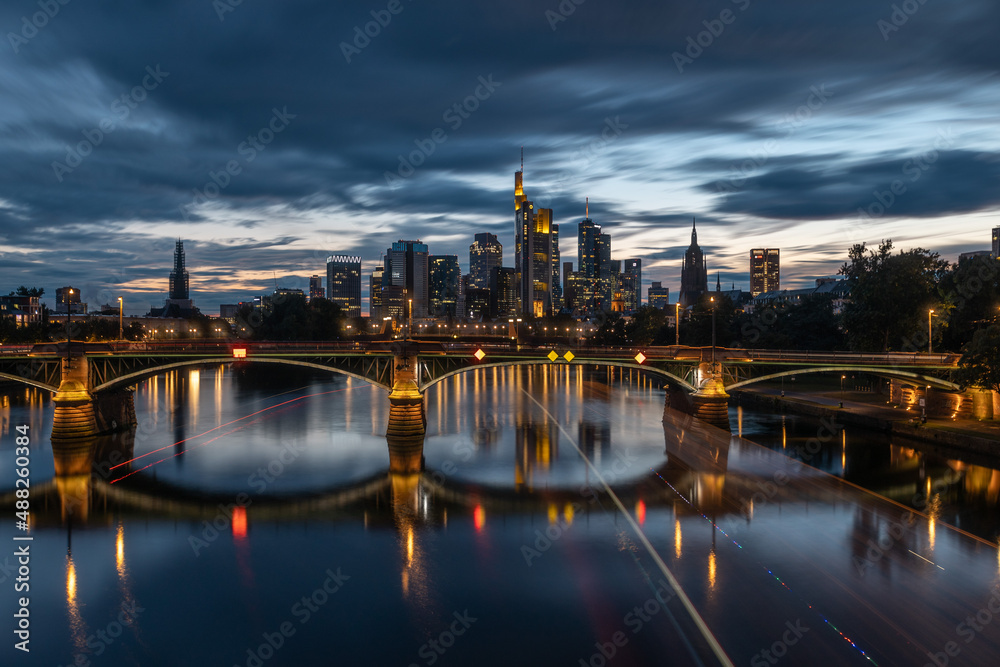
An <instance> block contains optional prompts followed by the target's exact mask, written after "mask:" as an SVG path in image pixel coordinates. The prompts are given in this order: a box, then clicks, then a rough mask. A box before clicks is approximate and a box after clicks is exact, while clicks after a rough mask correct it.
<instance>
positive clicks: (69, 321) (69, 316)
mask: <svg viewBox="0 0 1000 667" xmlns="http://www.w3.org/2000/svg"><path fill="white" fill-rule="evenodd" d="M72 325H73V290H72V289H71V290H70V291H69V294H67V295H66V360H67V361H69V348H70V344H71V343H72V342H73V334H72V333H71V328H72Z"/></svg>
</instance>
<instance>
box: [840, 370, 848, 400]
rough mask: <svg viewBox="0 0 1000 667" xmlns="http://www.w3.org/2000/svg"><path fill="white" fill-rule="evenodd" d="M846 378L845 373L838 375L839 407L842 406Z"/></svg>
mask: <svg viewBox="0 0 1000 667" xmlns="http://www.w3.org/2000/svg"><path fill="white" fill-rule="evenodd" d="M846 378H847V376H846V375H841V376H840V407H844V380H845V379H846Z"/></svg>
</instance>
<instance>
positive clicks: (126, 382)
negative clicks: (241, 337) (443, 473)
mask: <svg viewBox="0 0 1000 667" xmlns="http://www.w3.org/2000/svg"><path fill="white" fill-rule="evenodd" d="M235 361H239V363H253V364H283V365H286V366H300V367H304V368H313V369H316V370H320V371H325V372H327V373H337V374H339V375H346V376H348V377H352V378H356V379H358V380H364V381H365V382H367V383H369V384H372V385H375V386H376V387H381V388H382V389H385V390H386V391H389V390H391V389H392V387H390V386H388V385H385V384H382V383H381V382H377V381H375V380H372V379H371V378H367V377H365V376H364V375H361V374H360V373H354V372H351V371H348V370H345V369H342V368H337V367H336V366H327V365H324V364H317V363H312V362H308V361H300V360H298V359H281V358H266V357H248V358H246V359H239V360H236V359H233V358H232V357H217V358H208V359H186V360H184V361H177V362H174V363H170V364H160V365H159V366H154V367H151V368H144V369H142V370H139V371H135V372H132V373H127V374H125V375H122V376H120V377H117V378H115V379H114V380H109V381H108V382H105V383H104V384H101V385H98V386H96V387H94V388H92V389H91V390H90V391H91V393H95V394H96V393H98V392H101V391H107V390H110V389H119V388H122V387H127V386H130V385H132V384H135V383H136V382H140V381H141V380H145V379H146V378H150V377H153V376H154V375H159V374H160V373H164V372H166V371H171V370H176V369H180V368H186V367H189V366H203V365H206V364H232V363H233V362H235Z"/></svg>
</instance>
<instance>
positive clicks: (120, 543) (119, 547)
mask: <svg viewBox="0 0 1000 667" xmlns="http://www.w3.org/2000/svg"><path fill="white" fill-rule="evenodd" d="M115 566H116V567H117V568H118V576H122V575H123V574H124V573H125V528H124V527H123V526H122V525H121V524H118V535H117V536H115Z"/></svg>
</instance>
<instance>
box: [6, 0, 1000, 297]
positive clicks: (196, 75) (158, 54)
mask: <svg viewBox="0 0 1000 667" xmlns="http://www.w3.org/2000/svg"><path fill="white" fill-rule="evenodd" d="M237 1H238V0H214V2H213V0H147V1H140V0H133V1H130V2H100V3H98V2H92V1H89V0H8V1H7V2H4V3H3V4H2V6H0V32H2V34H3V35H5V36H4V40H3V41H4V43H3V44H0V96H2V104H0V291H8V290H11V289H14V288H15V287H16V286H17V285H19V284H26V285H37V286H41V287H44V288H45V290H46V295H47V297H48V299H47V300H48V301H49V302H50V304H51V301H52V297H53V295H54V292H55V288H56V287H58V286H61V285H64V284H72V285H74V286H79V287H80V288H81V289H83V295H84V299H85V300H86V301H88V302H89V303H90V304H91V307H92V308H95V307H96V306H97V305H99V304H100V303H103V302H114V301H115V300H116V299H117V297H118V296H121V295H124V297H125V303H126V310H127V312H130V313H133V312H134V313H142V312H145V311H146V310H147V309H148V308H149V305H150V304H155V303H159V302H161V301H162V299H163V298H164V297H165V296H166V294H165V293H166V290H167V280H166V277H167V272H168V271H169V267H170V264H171V261H172V257H171V255H172V250H173V242H174V239H175V238H178V237H179V238H182V239H183V240H184V241H185V248H186V250H187V260H188V266H189V269H190V271H191V276H192V291H193V297H194V298H195V300H196V303H197V304H198V305H199V306H200V307H201V308H202V309H203V310H204V311H206V312H209V313H212V312H217V310H218V304H219V303H230V302H235V301H237V300H240V299H244V298H247V297H250V296H252V295H254V294H260V293H262V292H265V291H269V290H270V289H272V288H273V286H274V282H275V280H277V282H278V283H279V284H280V285H281V286H283V287H285V286H288V287H303V288H304V287H306V286H307V284H308V277H309V275H311V274H314V273H319V274H323V273H324V271H325V266H324V265H325V258H326V256H327V255H328V254H331V253H351V254H358V255H361V256H362V257H363V258H364V265H365V270H366V271H369V270H370V269H371V267H373V266H374V265H375V264H376V263H377V262H378V260H379V255H380V253H381V252H383V251H384V250H385V248H386V247H388V246H389V244H390V243H391V242H392V241H394V240H397V239H400V238H406V239H410V238H420V239H422V240H423V241H425V242H426V243H428V244H429V245H430V248H431V253H432V254H458V255H459V257H460V260H461V262H462V266H463V270H467V268H468V246H469V243H470V242H471V241H472V235H473V234H474V233H476V232H481V231H490V232H493V233H495V234H497V235H498V236H499V237H500V240H501V242H502V243H503V245H504V261H505V264H506V265H512V264H513V226H514V225H513V190H512V189H513V172H514V171H515V170H516V169H517V168H518V165H519V160H520V149H521V147H522V146H523V147H524V156H525V166H524V182H525V190H526V194H527V195H528V196H529V198H531V199H532V200H534V201H535V203H536V206H548V207H551V208H553V209H554V216H555V221H556V222H557V223H559V224H560V225H561V234H562V243H561V249H562V253H563V258H564V259H565V260H569V259H572V260H574V261H575V259H576V248H575V236H576V223H577V222H578V221H579V219H580V218H581V217H582V216H583V212H584V200H585V198H586V197H589V198H590V202H591V204H590V212H591V217H592V218H593V219H594V220H595V221H596V222H598V223H599V224H602V225H604V226H605V230H606V231H608V232H609V233H610V234H611V235H612V248H613V256H614V258H616V259H623V258H626V257H634V256H638V257H642V258H643V260H644V276H643V277H644V283H645V284H646V285H648V284H649V282H650V281H651V280H661V281H664V283H665V284H666V285H668V286H669V287H670V288H671V295H672V296H673V295H674V294H675V293H676V289H677V287H678V285H679V281H680V266H679V257H680V256H681V255H682V254H683V251H684V249H685V247H686V246H687V243H688V241H689V238H690V225H691V218H692V217H697V219H698V230H699V241H700V242H701V245H702V247H703V249H704V250H705V251H706V253H707V254H708V258H709V259H708V263H709V270H710V273H711V275H712V280H714V276H715V273H716V271H718V272H720V273H721V276H722V281H723V283H724V284H726V285H729V284H732V283H734V282H735V283H736V285H737V287H743V288H746V287H747V286H748V280H749V278H748V251H749V249H750V248H751V247H757V246H765V247H779V248H780V249H781V253H782V286H783V287H795V286H799V285H805V284H809V283H811V282H812V281H813V279H814V278H815V277H817V276H824V275H829V274H832V273H835V272H836V270H837V268H838V267H839V266H840V265H841V264H842V263H843V261H844V259H845V257H846V252H847V249H848V247H849V246H850V245H851V244H852V243H855V242H860V241H867V242H869V243H870V244H871V243H878V241H879V240H880V239H883V238H892V239H893V241H894V242H895V244H896V245H897V246H898V247H902V248H909V247H914V246H922V247H927V248H931V249H934V250H937V251H938V252H940V253H941V254H942V256H944V257H945V258H947V259H950V260H952V261H954V260H955V259H957V255H958V253H960V252H965V251H969V250H982V249H988V248H989V240H990V228H991V227H993V226H997V225H1000V215H998V213H997V204H998V201H1000V187H998V186H1000V182H998V181H1000V179H998V177H1000V127H998V117H997V115H998V110H1000V82H998V80H997V77H996V73H997V68H998V65H1000V46H998V45H1000V42H998V41H997V39H996V35H997V34H998V32H1000V4H998V3H996V2H995V0H925V1H924V2H923V3H921V0H907V1H906V2H902V3H896V4H895V7H896V9H894V5H893V4H892V3H889V2H878V1H873V0H821V1H814V2H802V1H801V0H771V1H769V2H763V0H710V1H707V2H679V1H675V0H668V1H663V0H660V1H658V2H638V1H628V0H624V1H621V2H608V1H607V0H575V2H574V0H564V1H563V2H562V3H561V4H560V3H559V2H558V1H557V0H548V1H543V0H538V1H528V0H508V1H507V2H481V1H472V2H449V3H432V2H429V1H424V0H394V1H393V2H389V1H388V0H386V1H383V0H374V1H366V2H354V1H340V0H338V2H336V3H333V2H326V1H322V0H316V1H310V2H305V1H295V0H285V1H278V0H243V1H242V2H239V4H236V3H237ZM63 2H65V4H62V3H63ZM46 12H47V13H46ZM50 15H51V16H50ZM366 32H367V33H368V34H365V33H366ZM894 190H895V191H894ZM859 211H860V212H859ZM862 212H863V214H862Z"/></svg>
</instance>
